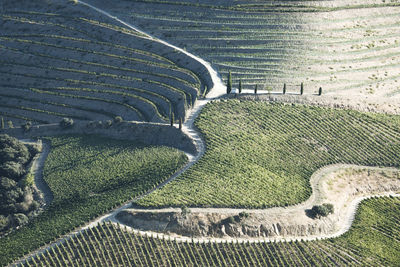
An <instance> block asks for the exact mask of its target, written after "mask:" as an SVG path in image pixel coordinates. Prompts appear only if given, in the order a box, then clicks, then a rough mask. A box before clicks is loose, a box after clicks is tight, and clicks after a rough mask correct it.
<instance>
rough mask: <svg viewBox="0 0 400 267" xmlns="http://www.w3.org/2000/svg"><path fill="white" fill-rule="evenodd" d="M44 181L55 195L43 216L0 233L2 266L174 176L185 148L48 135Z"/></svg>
mask: <svg viewBox="0 0 400 267" xmlns="http://www.w3.org/2000/svg"><path fill="white" fill-rule="evenodd" d="M49 139H50V140H51V144H52V150H51V152H50V154H49V156H48V158H47V160H46V162H45V166H44V180H45V181H46V183H47V184H48V185H49V187H50V189H51V191H52V193H53V194H54V199H53V201H52V202H51V204H50V205H49V206H48V207H47V208H46V209H45V210H44V211H43V213H41V214H40V215H39V216H38V217H35V218H33V219H32V221H31V222H30V223H29V224H28V225H26V226H24V227H23V228H21V229H19V230H18V231H15V232H13V233H11V234H9V235H7V236H5V237H2V238H1V245H0V265H2V266H3V265H4V264H6V263H9V262H10V261H12V260H13V259H14V260H15V259H17V258H18V257H21V256H22V255H23V254H26V253H28V252H29V251H32V250H34V249H37V248H38V247H39V246H41V245H44V244H47V243H49V242H51V241H53V240H54V239H56V238H58V237H60V236H61V235H64V234H66V233H68V232H70V231H72V230H73V229H75V228H76V227H78V226H80V225H83V224H85V223H86V222H88V221H89V220H91V219H94V218H96V217H98V216H100V215H102V214H104V213H105V212H107V211H109V210H110V209H112V208H113V207H116V206H117V205H119V204H121V203H123V202H125V201H127V200H129V199H132V198H134V197H135V196H138V195H139V194H142V193H144V192H146V191H148V190H150V189H151V188H153V187H154V186H155V185H157V184H159V183H160V182H162V181H164V180H166V179H167V178H169V177H170V176H171V175H172V174H173V173H174V172H175V171H177V170H178V169H179V168H181V166H182V165H183V164H184V163H185V162H186V160H187V158H186V156H185V154H184V153H183V152H180V151H178V150H176V149H172V148H167V147H143V146H141V145H140V144H135V143H133V142H129V141H116V140H112V139H106V138H99V137H96V136H60V137H52V138H49Z"/></svg>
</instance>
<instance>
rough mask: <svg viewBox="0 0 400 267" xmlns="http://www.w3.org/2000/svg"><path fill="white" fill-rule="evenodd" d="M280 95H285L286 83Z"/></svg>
mask: <svg viewBox="0 0 400 267" xmlns="http://www.w3.org/2000/svg"><path fill="white" fill-rule="evenodd" d="M282 94H286V83H284V84H283V91H282Z"/></svg>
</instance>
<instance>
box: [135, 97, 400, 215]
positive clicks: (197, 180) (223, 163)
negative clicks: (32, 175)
mask: <svg viewBox="0 0 400 267" xmlns="http://www.w3.org/2000/svg"><path fill="white" fill-rule="evenodd" d="M195 124H196V126H197V127H198V128H199V130H200V131H201V132H202V134H203V137H204V139H205V142H206V145H207V150H206V152H205V154H204V156H203V157H202V158H201V159H200V160H199V161H198V162H197V163H196V164H195V165H194V166H193V167H192V168H190V169H189V170H188V171H186V172H185V173H184V174H183V175H182V176H180V177H179V178H178V179H176V180H174V181H172V182H171V183H169V184H167V185H166V186H164V187H163V188H161V189H159V190H156V191H155V192H153V193H152V194H150V195H148V196H146V197H145V198H143V199H140V200H139V201H138V202H137V204H139V205H141V206H144V207H153V206H155V207H168V206H177V207H180V206H190V207H247V208H265V207H274V206H287V205H293V204H297V203H299V202H302V201H304V200H306V199H308V197H309V196H310V195H311V187H310V184H309V180H310V177H311V175H312V174H313V173H314V172H315V171H316V170H318V169H319V168H321V167H323V166H326V165H330V164H336V163H347V164H356V165H365V166H388V167H390V166H394V167H398V166H399V161H398V155H399V153H400V130H399V126H400V124H399V119H398V117H397V116H388V115H378V114H368V113H361V112H356V111H350V110H339V109H328V108H319V107H307V106H302V105H291V104H274V103H266V102H256V101H241V102H240V101H237V100H228V101H222V102H214V103H211V104H208V105H207V106H206V107H205V108H204V109H203V111H202V113H201V114H200V115H199V117H198V118H197V121H196V122H195Z"/></svg>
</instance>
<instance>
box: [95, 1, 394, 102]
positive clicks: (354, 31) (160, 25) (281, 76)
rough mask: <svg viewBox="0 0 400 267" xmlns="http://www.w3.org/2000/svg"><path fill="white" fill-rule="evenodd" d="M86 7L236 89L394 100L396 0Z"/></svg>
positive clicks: (123, 3) (136, 3)
mask: <svg viewBox="0 0 400 267" xmlns="http://www.w3.org/2000/svg"><path fill="white" fill-rule="evenodd" d="M90 2H92V3H95V4H96V5H100V6H104V7H105V8H107V10H109V11H110V12H112V13H113V14H117V15H118V16H120V17H122V18H124V19H125V20H126V21H130V22H132V23H134V24H135V25H138V26H139V27H141V28H142V29H145V30H146V31H149V32H153V33H154V34H156V35H157V36H159V37H160V38H162V39H166V40H169V41H171V42H173V43H174V44H176V45H178V46H180V47H185V48H186V49H187V50H188V51H191V52H193V53H195V54H198V55H200V56H202V57H204V58H205V59H207V60H209V61H210V62H212V63H213V64H214V65H215V66H216V68H217V69H218V70H219V72H220V73H221V75H222V76H223V77H224V78H226V76H227V73H228V71H231V72H232V76H233V82H234V86H237V85H238V81H239V80H240V79H241V80H242V82H243V87H244V88H247V89H252V90H253V89H254V87H255V85H256V84H257V85H258V89H259V90H261V89H262V90H271V91H282V88H283V85H284V83H286V84H287V92H296V93H297V92H298V91H299V89H300V84H301V83H304V88H305V89H304V90H305V93H307V94H311V93H316V92H317V91H318V88H319V87H322V88H323V92H324V94H325V93H332V94H335V95H342V96H353V95H358V96H362V98H359V99H355V101H360V100H362V99H363V98H371V99H376V98H377V97H380V98H386V99H387V100H389V99H393V98H398V96H399V92H400V79H399V78H398V76H399V74H400V72H399V69H400V46H399V42H400V39H399V32H400V24H399V22H400V15H399V14H400V7H398V5H399V2H398V1H375V0H372V1H348V0H343V1H249V0H243V1H228V0H227V1H195V0H177V1H168V0H166V1H152V0H145V1H143V0H139V1H119V3H118V5H114V4H113V5H110V4H107V3H106V1H103V0H91V1H90Z"/></svg>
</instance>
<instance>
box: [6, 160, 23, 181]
mask: <svg viewBox="0 0 400 267" xmlns="http://www.w3.org/2000/svg"><path fill="white" fill-rule="evenodd" d="M24 174H25V170H24V168H23V166H22V164H21V163H19V162H13V161H7V162H5V163H3V164H1V165H0V175H1V176H6V177H10V178H12V179H14V180H16V181H17V180H19V179H20V178H21V177H22V175H24Z"/></svg>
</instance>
